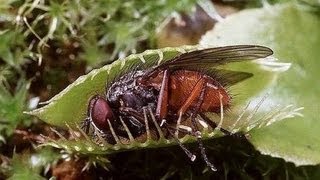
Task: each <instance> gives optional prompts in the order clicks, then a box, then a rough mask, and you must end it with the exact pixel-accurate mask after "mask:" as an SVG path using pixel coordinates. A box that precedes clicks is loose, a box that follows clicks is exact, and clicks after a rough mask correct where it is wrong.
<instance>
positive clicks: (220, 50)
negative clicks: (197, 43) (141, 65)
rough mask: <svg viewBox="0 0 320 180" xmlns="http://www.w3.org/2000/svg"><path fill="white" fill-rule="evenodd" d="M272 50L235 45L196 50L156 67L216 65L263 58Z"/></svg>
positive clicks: (254, 46) (262, 47)
mask: <svg viewBox="0 0 320 180" xmlns="http://www.w3.org/2000/svg"><path fill="white" fill-rule="evenodd" d="M272 54H273V51H272V50H271V49H270V48H268V47H264V46H257V45H236V46H224V47H216V48H208V49H203V50H196V51H192V52H188V53H184V54H181V55H180V56H177V57H176V58H174V59H173V60H172V61H169V62H166V63H164V64H161V65H160V66H159V67H157V68H165V67H169V68H170V67H184V66H210V67H212V66H218V65H222V64H227V63H230V62H239V61H249V60H254V59H259V58H265V57H267V56H270V55H272Z"/></svg>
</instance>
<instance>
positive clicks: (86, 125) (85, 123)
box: [81, 117, 91, 134]
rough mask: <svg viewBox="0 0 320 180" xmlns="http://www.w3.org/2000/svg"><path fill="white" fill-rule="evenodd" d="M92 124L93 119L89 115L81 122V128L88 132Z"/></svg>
mask: <svg viewBox="0 0 320 180" xmlns="http://www.w3.org/2000/svg"><path fill="white" fill-rule="evenodd" d="M90 125H91V121H90V117H87V118H86V119H85V120H84V121H83V122H82V124H81V129H83V130H84V132H85V133H86V134H88V133H89V130H90Z"/></svg>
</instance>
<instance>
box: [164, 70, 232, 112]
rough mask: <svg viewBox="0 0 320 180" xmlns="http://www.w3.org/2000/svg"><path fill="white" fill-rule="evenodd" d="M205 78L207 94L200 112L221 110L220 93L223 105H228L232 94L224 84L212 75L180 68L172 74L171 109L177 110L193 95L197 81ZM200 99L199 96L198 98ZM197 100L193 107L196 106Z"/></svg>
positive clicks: (170, 84)
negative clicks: (229, 93)
mask: <svg viewBox="0 0 320 180" xmlns="http://www.w3.org/2000/svg"><path fill="white" fill-rule="evenodd" d="M201 78H205V82H206V84H205V86H204V88H206V89H205V96H204V100H203V102H202V105H201V107H200V112H208V111H210V112H220V95H221V102H222V105H223V106H228V105H229V103H230V99H231V98H230V96H229V95H228V93H227V92H226V90H225V89H224V87H223V86H221V85H220V83H219V82H217V81H216V80H214V79H213V78H212V77H210V76H207V75H204V74H202V73H200V72H197V71H188V70H178V71H174V72H173V73H171V74H170V80H169V110H173V111H174V112H177V111H178V110H179V109H180V108H181V107H182V106H183V104H184V103H185V101H186V100H187V99H188V97H189V96H190V95H191V93H192V90H193V89H194V88H195V86H196V84H197V82H198V81H199V80H200V79H201ZM197 99H198V98H197ZM196 101H197V100H195V101H194V102H193V103H192V105H191V108H192V107H194V106H195V104H196V103H197V102H196Z"/></svg>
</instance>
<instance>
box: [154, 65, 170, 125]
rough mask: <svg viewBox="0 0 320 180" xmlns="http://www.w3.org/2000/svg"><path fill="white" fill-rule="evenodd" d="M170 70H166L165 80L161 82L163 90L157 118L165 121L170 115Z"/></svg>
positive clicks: (159, 98)
mask: <svg viewBox="0 0 320 180" xmlns="http://www.w3.org/2000/svg"><path fill="white" fill-rule="evenodd" d="M169 76H170V75H169V70H167V69H166V70H164V72H163V79H162V82H161V88H160V92H159V97H158V103H157V109H156V117H157V118H158V119H160V120H163V119H165V118H166V117H167V114H168V103H169V99H168V86H169Z"/></svg>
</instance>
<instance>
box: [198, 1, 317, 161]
mask: <svg viewBox="0 0 320 180" xmlns="http://www.w3.org/2000/svg"><path fill="white" fill-rule="evenodd" d="M242 43H253V44H260V45H264V46H268V47H270V48H271V49H273V50H274V53H275V55H274V56H275V57H276V58H279V59H281V60H283V61H286V62H290V63H292V67H291V68H290V70H289V71H287V72H286V73H283V75H281V76H280V77H279V78H278V79H276V80H275V81H274V82H273V83H272V84H271V85H270V86H269V87H268V88H265V89H264V91H263V92H269V93H270V94H269V97H268V98H267V100H266V102H267V103H266V104H265V105H266V106H264V108H266V109H270V108H271V107H276V106H277V105H278V104H286V105H290V104H292V105H294V106H295V107H304V110H303V111H302V113H303V115H304V117H298V116H296V117H294V118H292V119H290V121H283V122H281V123H275V124H273V125H272V126H270V127H267V128H263V129H259V130H257V129H254V130H253V131H252V132H250V135H251V138H250V139H249V140H250V141H251V142H252V143H253V144H254V146H255V147H256V148H257V149H258V150H259V151H260V152H261V153H263V154H268V155H271V156H274V157H281V158H283V159H285V160H286V161H290V162H294V163H295V164H296V165H311V164H318V163H320V136H319V135H320V134H319V132H320V129H319V128H320V121H319V112H320V108H319V107H320V106H319V105H318V102H319V92H320V85H319V83H318V82H319V80H318V77H319V65H320V64H319V62H320V61H319V57H320V53H319V47H320V17H319V14H317V13H316V11H314V7H312V8H310V7H308V6H307V5H303V6H302V5H298V4H294V3H292V4H282V5H276V6H268V7H265V8H261V9H251V10H244V11H241V12H240V13H238V14H234V15H232V16H229V17H228V18H226V19H225V20H224V21H222V22H221V23H218V24H217V25H216V27H215V29H214V30H213V31H211V32H208V33H207V34H206V35H205V36H204V37H203V39H202V41H201V43H200V44H202V45H210V46H223V45H230V44H242ZM254 78H255V77H253V78H252V81H253V80H254ZM246 83H249V81H246V82H243V83H241V85H245V86H246ZM251 84H252V85H253V86H257V85H258V84H255V83H251ZM235 88H237V87H236V86H235ZM263 92H260V94H263ZM246 93H248V94H251V91H250V90H249V91H247V92H246ZM250 100H251V101H252V102H257V101H258V100H257V99H255V98H251V99H250ZM242 103H245V101H243V102H242Z"/></svg>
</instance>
